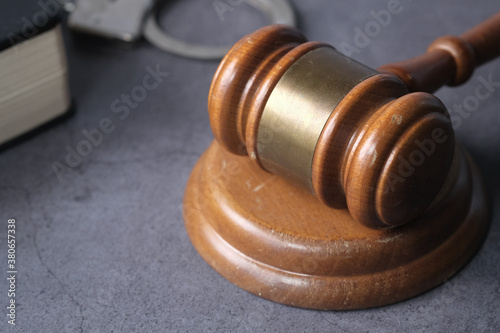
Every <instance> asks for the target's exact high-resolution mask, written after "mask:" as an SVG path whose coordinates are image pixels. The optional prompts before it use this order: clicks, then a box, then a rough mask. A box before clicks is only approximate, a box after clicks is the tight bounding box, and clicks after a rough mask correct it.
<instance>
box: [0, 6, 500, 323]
mask: <svg viewBox="0 0 500 333" xmlns="http://www.w3.org/2000/svg"><path fill="white" fill-rule="evenodd" d="M221 1H223V2H224V3H228V2H227V1H225V0H221ZM233 3H235V2H233ZM236 3H237V2H236ZM388 3H390V1H389V0H381V1H371V2H369V3H368V2H366V1H349V2H347V1H342V2H340V1H327V0H321V1H320V0H315V1H307V2H306V1H299V0H295V1H293V4H294V6H295V8H296V10H297V13H298V22H299V28H300V29H301V30H302V31H303V32H304V33H305V34H306V35H307V36H308V38H309V39H311V40H320V41H325V42H329V43H331V44H333V45H334V46H337V47H338V48H340V49H342V47H344V49H345V50H350V51H351V52H353V53H352V56H353V57H354V58H355V59H357V60H359V61H361V62H363V63H365V64H367V65H370V66H372V67H377V66H379V65H382V64H384V63H387V62H392V61H396V60H400V59H405V58H407V57H411V56H414V55H418V54H420V53H422V52H424V51H425V49H426V47H427V45H428V44H429V43H430V42H431V41H432V40H433V39H434V38H435V37H438V36H440V35H442V34H460V33H462V32H463V31H465V30H466V29H468V28H470V27H472V26H473V25H475V24H477V23H478V22H480V21H482V20H484V19H486V18H487V17H489V16H490V15H491V14H493V13H494V12H498V11H500V3H499V2H498V1H493V0H492V1H483V2H460V3H458V2H457V1H451V0H448V1H440V2H439V3H438V2H436V1H410V0H401V1H400V6H401V8H402V9H401V12H399V13H397V14H394V15H391V17H390V20H386V21H384V22H382V23H383V24H379V27H380V29H375V30H373V31H372V32H371V36H368V37H369V38H368V39H367V40H365V41H364V42H360V40H358V39H357V38H356V34H357V31H358V29H360V30H362V31H364V30H365V28H366V25H367V24H368V23H369V22H371V21H375V22H376V19H375V17H374V14H373V13H372V11H374V12H379V11H380V10H382V9H386V8H387V6H388ZM167 9H168V10H164V12H163V13H162V22H163V25H164V27H166V29H168V31H169V32H171V33H172V34H173V35H175V36H177V37H182V38H184V39H186V40H189V41H192V42H200V43H201V42H203V43H207V44H210V43H217V44H223V43H228V42H229V43H231V42H235V41H236V40H238V39H239V38H240V37H242V36H243V35H244V34H245V33H248V32H250V31H253V30H254V29H256V28H258V27H259V26H261V25H263V24H265V19H264V17H262V16H260V14H259V13H258V12H257V11H255V10H254V9H252V8H251V7H249V6H247V5H243V4H241V5H237V6H234V7H232V9H233V10H232V11H227V12H224V13H223V14H222V15H219V14H218V13H217V11H216V10H215V9H214V5H213V2H212V1H199V0H198V1H195V0H189V1H177V2H174V3H173V4H172V5H169V8H167ZM372 25H373V24H372ZM66 37H67V38H66V39H67V42H68V58H69V64H70V70H71V88H72V93H73V96H74V98H75V101H76V104H77V113H76V114H75V116H73V117H72V118H70V119H68V120H66V121H64V122H62V123H60V124H58V125H56V126H53V127H51V128H50V129H48V130H46V131H44V132H43V133H41V134H39V135H37V136H36V137H34V138H32V139H30V140H28V141H25V142H23V143H21V144H19V145H16V146H15V147H13V148H11V149H9V150H7V151H4V152H2V153H0V236H1V237H0V257H1V259H0V266H1V270H2V271H3V273H2V274H1V275H2V276H3V278H1V279H0V304H1V308H2V309H4V310H2V311H3V312H5V313H6V312H7V310H6V309H5V307H6V306H7V302H8V297H7V290H8V283H7V280H6V278H5V277H6V275H7V273H6V271H7V268H6V266H7V258H6V257H7V240H6V238H7V237H6V234H7V232H6V230H7V220H8V219H9V218H15V219H16V220H17V234H16V237H17V265H18V280H17V294H16V301H17V308H16V309H17V312H16V314H17V317H16V319H17V320H16V323H17V325H16V326H15V327H11V325H8V324H7V318H6V316H5V314H2V316H0V318H2V320H1V321H0V332H10V331H12V332H198V331H199V332H356V333H358V332H388V331H394V332H395V331H397V332H459V331H466V332H496V331H497V330H498V327H500V310H499V309H500V215H499V210H498V209H499V207H500V176H499V174H498V170H499V169H500V143H499V141H500V140H499V130H498V129H499V128H500V112H499V111H500V86H499V84H496V85H492V86H490V87H489V88H490V90H491V91H490V94H489V96H488V98H486V99H484V100H479V99H477V98H476V97H475V94H476V88H477V87H478V86H479V85H481V84H483V81H484V80H491V81H493V82H500V61H496V62H494V63H491V64H489V65H486V66H484V67H482V68H480V69H479V70H478V71H477V72H476V73H475V74H474V75H473V77H472V79H471V80H470V82H469V83H467V84H465V85H463V86H461V87H459V88H455V89H449V88H444V89H441V90H440V91H439V92H438V93H437V96H438V97H439V98H441V99H442V101H443V102H444V103H445V104H446V106H447V107H448V108H449V110H450V112H451V113H452V115H453V116H454V118H453V119H454V126H455V128H456V132H457V137H458V138H459V140H460V141H461V143H462V144H463V145H464V146H465V147H466V148H468V149H469V151H470V152H471V154H472V156H473V157H474V158H475V160H476V161H477V163H478V166H479V168H480V170H481V172H482V174H483V176H484V179H485V181H486V183H487V184H488V190H489V192H490V195H491V201H492V207H493V209H492V224H491V230H490V232H489V235H488V237H487V239H486V241H485V243H484V246H483V247H482V249H481V250H480V251H479V252H478V254H477V256H476V257H475V258H474V259H473V260H472V261H471V262H470V263H469V264H468V265H467V266H466V267H465V268H464V269H463V270H462V271H461V272H459V274H458V275H457V276H455V277H454V278H453V279H451V280H450V281H448V282H446V283H445V284H444V285H442V286H440V287H438V288H436V289H434V290H432V291H430V292H428V293H426V294H424V295H421V296H419V297H416V298H413V299H411V300H408V301H406V302H402V303H400V304H395V305H392V306H387V307H383V308H378V309H371V310H363V311H351V312H320V311H309V310H303V309H297V308H292V307H287V306H283V305H280V304H275V303H272V302H269V301H266V300H263V299H260V298H258V297H256V296H253V295H251V294H249V293H247V292H245V291H242V290H240V289H239V288H237V287H235V286H233V285H232V284H230V283H229V282H227V281H226V280H225V279H223V278H222V277H220V276H219V275H218V274H217V273H216V272H215V271H213V270H212V269H211V268H210V267H209V266H208V265H207V264H206V263H205V262H204V261H203V260H202V259H201V258H200V256H199V255H198V254H197V252H196V251H195V250H194V248H193V247H192V245H191V243H190V241H189V238H188V236H187V234H186V232H185V229H184V225H183V219H182V214H181V204H182V197H183V191H184V186H185V183H186V181H187V178H188V176H189V173H190V171H191V168H192V167H193V165H194V164H195V162H196V161H197V159H198V157H199V156H200V154H201V153H202V152H203V151H204V150H205V148H206V147H207V146H208V144H209V143H210V141H211V140H212V138H213V137H212V134H211V131H210V127H209V123H208V115H207V110H206V99H207V94H208V89H209V85H210V81H211V78H212V75H213V73H214V71H215V69H216V67H217V62H216V61H205V62H204V61H197V60H189V59H183V58H179V57H176V56H173V55H169V54H166V53H163V52H162V51H160V50H158V49H156V48H154V47H153V46H151V45H149V44H148V43H147V42H142V43H140V44H139V45H137V46H135V47H132V48H124V47H123V46H119V45H110V44H96V43H93V42H88V41H81V40H75V39H74V38H73V36H72V35H71V34H69V33H67V36H66ZM395 45H398V46H395ZM151 72H156V74H154V75H152V74H151ZM167 73H168V74H167ZM148 75H149V78H147V77H148ZM145 78H146V81H147V83H146V84H148V86H149V87H153V86H154V87H155V88H152V89H151V90H146V89H143V88H141V87H144V80H145ZM155 83H157V84H155ZM144 91H146V95H144V96H143V95H140V94H141V93H142V92H144ZM125 95H130V96H132V97H133V98H132V99H131V100H129V101H128V102H127V100H126V99H127V97H126V96H125ZM124 96H125V97H124ZM474 101H477V103H475V102H474ZM460 108H463V109H464V110H465V112H464V111H462V113H460V112H458V110H459V109H460ZM103 119H104V120H103ZM105 119H109V121H108V120H105ZM103 121H104V123H106V122H107V123H108V124H107V126H110V127H111V128H112V132H110V133H108V134H104V136H103V139H102V141H100V142H99V140H98V141H96V143H97V144H92V146H91V150H92V151H91V152H90V153H88V154H87V156H84V157H83V158H82V159H81V161H80V160H79V159H78V158H75V160H74V161H73V162H74V163H73V164H74V167H71V168H68V169H66V170H65V171H67V172H66V173H64V174H59V177H58V175H57V174H56V173H55V172H54V170H53V168H52V165H53V162H59V163H61V164H64V165H66V161H65V159H66V155H67V147H69V149H77V148H78V145H85V144H82V143H81V142H82V141H83V140H87V139H86V137H85V135H84V134H82V131H84V130H86V131H92V130H93V129H95V128H98V127H99V126H100V125H101V123H102V122H103Z"/></svg>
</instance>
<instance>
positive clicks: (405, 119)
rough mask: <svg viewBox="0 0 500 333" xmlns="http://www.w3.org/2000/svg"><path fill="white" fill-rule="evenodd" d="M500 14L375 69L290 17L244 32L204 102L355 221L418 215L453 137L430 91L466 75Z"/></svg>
mask: <svg viewBox="0 0 500 333" xmlns="http://www.w3.org/2000/svg"><path fill="white" fill-rule="evenodd" d="M499 45H500V14H496V15H495V16H493V17H492V18H490V19H489V20H487V21H485V22H483V23H481V24H480V25H478V26H477V27H475V28H473V29H472V30H470V31H468V32H466V33H464V34H463V35H461V36H460V37H453V36H445V37H440V38H438V39H437V40H435V41H434V42H433V43H432V44H431V45H430V46H429V48H428V50H427V52H426V53H425V54H423V55H421V56H419V57H416V58H413V59H410V60H406V61H402V62H398V63H394V64H389V65H385V66H382V67H380V68H378V70H374V69H371V68H370V67H367V66H365V65H363V64H361V63H359V62H357V61H355V60H354V59H351V58H349V57H347V56H345V55H343V54H342V53H340V52H338V51H337V50H335V49H334V48H333V47H332V46H330V45H328V44H325V43H320V42H308V41H307V39H306V38H305V37H304V35H303V34H301V33H300V32H299V31H297V30H295V29H294V28H291V27H288V26H283V25H273V26H267V27H264V28H262V29H260V30H258V31H256V32H254V33H252V34H250V35H248V36H246V37H244V38H243V39H242V40H240V41H239V42H238V43H237V44H236V45H235V46H234V47H233V48H232V49H231V50H230V51H229V53H228V54H227V55H226V56H225V58H224V59H223V60H222V62H221V63H220V65H219V68H218V69H217V72H216V74H215V76H214V79H213V82H212V85H211V88H210V93H209V98H208V109H209V115H210V123H211V127H212V130H213V133H214V136H215V138H216V140H217V141H218V142H219V144H220V145H222V146H223V147H224V148H225V149H227V150H228V151H230V152H231V153H234V154H238V155H246V154H248V156H249V157H250V159H251V160H252V161H254V162H255V165H256V166H258V167H259V168H262V169H264V170H266V171H268V172H271V173H274V174H277V175H280V176H282V177H284V178H286V179H288V180H290V181H291V182H294V183H296V184H298V185H299V186H302V187H303V188H305V189H307V190H309V191H310V192H311V193H313V194H314V195H316V196H317V197H318V199H319V200H321V201H322V202H323V203H324V204H326V205H328V206H330V207H334V208H342V207H347V208H348V209H349V212H350V214H351V215H352V216H353V218H354V219H355V220H357V221H358V222H360V223H362V224H363V225H365V226H367V227H370V228H375V229H385V228H392V227H395V226H399V225H403V224H406V223H409V222H412V221H414V220H417V219H418V218H419V217H421V216H422V215H423V214H425V212H426V211H427V210H428V209H430V207H432V206H433V205H435V204H436V202H438V201H439V198H440V197H441V196H440V191H441V190H442V188H443V184H445V182H446V180H447V178H448V175H449V174H451V173H452V172H450V170H451V169H452V164H453V161H454V156H455V137H454V131H453V128H452V126H451V122H450V119H449V114H448V112H447V110H446V107H445V106H444V105H443V103H442V102H441V101H440V100H439V99H438V98H437V97H435V96H434V95H432V94H431V92H433V91H435V90H437V89H438V88H440V87H441V86H443V85H445V84H446V85H450V86H456V85H460V84H462V83H464V82H466V81H467V80H468V79H469V78H470V76H471V75H472V73H473V71H474V68H475V67H476V66H478V65H481V64H483V63H485V62H487V61H489V60H491V59H493V58H495V57H497V56H499V55H500V47H499Z"/></svg>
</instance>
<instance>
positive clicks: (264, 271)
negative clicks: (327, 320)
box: [184, 142, 488, 310]
mask: <svg viewBox="0 0 500 333" xmlns="http://www.w3.org/2000/svg"><path fill="white" fill-rule="evenodd" d="M455 155H456V156H455V161H454V166H453V168H452V170H453V171H452V172H450V175H449V177H448V180H447V183H446V184H445V186H444V188H443V190H442V192H441V193H440V197H441V199H442V200H439V201H438V202H439V203H438V204H435V205H434V206H433V207H432V208H431V209H430V210H429V211H428V212H427V214H426V215H425V216H424V217H423V218H422V219H420V220H419V221H417V222H414V223H410V224H409V225H406V226H403V227H398V228H395V229H391V230H372V229H368V228H366V227H364V226H362V225H361V224H359V223H357V222H356V221H355V220H353V219H352V217H351V216H350V215H349V212H348V211H347V210H341V209H339V210H336V209H332V208H328V207H326V206H324V205H323V204H321V203H320V202H319V200H318V199H317V198H315V197H314V196H313V195H311V194H309V193H308V192H305V191H304V190H302V189H300V188H298V187H296V186H294V185H292V184H290V183H288V182H286V181H284V180H282V179H280V178H279V177H276V176H273V175H271V174H269V173H266V172H264V171H262V170H259V169H258V168H256V167H255V165H253V164H252V162H251V161H250V159H249V158H248V157H240V156H236V155H232V154H230V153H228V152H226V151H225V150H224V149H222V148H221V147H220V146H219V145H218V144H217V143H216V142H214V143H212V145H211V146H210V148H209V149H208V150H207V151H206V152H205V154H204V155H203V156H202V157H201V158H200V160H199V161H198V163H197V165H196V166H195V168H194V170H193V172H192V174H191V177H190V179H189V182H188V185H187V188H186V193H185V198H184V219H185V223H186V228H187V232H188V234H189V237H190V238H191V241H192V242H193V245H194V246H195V248H196V249H197V250H198V252H199V253H200V255H201V256H202V257H203V258H204V259H205V261H207V262H208V263H209V264H210V265H211V266H212V267H213V268H214V269H215V270H216V271H217V272H219V273H220V274H221V275H222V276H224V277H225V278H226V279H228V280H229V281H231V282H232V283H234V284H235V285H237V286H239V287H241V288H243V289H245V290H247V291H249V292H251V293H253V294H255V295H258V296H261V297H264V298H266V299H269V300H272V301H275V302H279V303H283V304H287V305H293V306H298V307H304V308H311V309H325V310H327V309H329V310H346V309H362V308H370V307H377V306H382V305H387V304H391V303H395V302H399V301H402V300H405V299H408V298H410V297H413V296H416V295H418V294H421V293H423V292H425V291H427V290H429V289H431V288H433V287H435V286H437V285H439V284H441V283H443V282H444V281H445V280H447V279H448V278H450V277H451V276H452V275H453V274H455V273H456V272H457V271H458V270H459V269H460V268H461V267H462V266H464V265H465V264H466V263H467V261H468V260H469V259H470V258H471V257H472V256H473V255H474V253H475V252H476V251H477V250H478V248H479V247H480V245H481V243H482V240H483V239H484V236H485V234H486V231H487V228H488V214H487V203H486V196H485V193H484V186H483V184H482V181H481V179H480V176H479V174H478V172H477V170H476V168H475V167H474V165H473V163H472V161H471V160H470V159H469V158H468V157H467V156H466V155H465V154H463V153H462V152H461V151H460V150H459V149H457V152H456V154H455Z"/></svg>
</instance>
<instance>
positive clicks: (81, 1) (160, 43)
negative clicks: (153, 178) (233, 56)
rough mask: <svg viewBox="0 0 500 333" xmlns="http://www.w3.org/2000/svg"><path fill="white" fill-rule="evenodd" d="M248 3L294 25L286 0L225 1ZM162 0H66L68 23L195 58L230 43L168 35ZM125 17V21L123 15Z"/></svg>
mask: <svg viewBox="0 0 500 333" xmlns="http://www.w3.org/2000/svg"><path fill="white" fill-rule="evenodd" d="M242 2H245V3H248V4H249V5H251V6H253V7H255V8H256V9H257V10H259V11H261V12H263V13H264V14H266V16H267V17H268V20H269V21H270V22H269V23H270V24H286V25H290V26H295V16H294V12H293V9H292V7H291V5H290V3H289V2H288V0H231V1H229V0H228V3H229V5H230V4H236V3H237V4H240V3H242ZM164 3H165V1H154V0H115V1H109V0H78V1H76V3H74V2H73V1H69V0H66V2H65V4H66V5H65V9H66V10H67V11H70V16H69V19H68V26H69V27H70V28H71V29H73V30H75V31H78V32H82V33H87V34H92V35H99V36H102V37H107V38H112V39H118V40H122V41H126V42H133V41H136V40H138V39H139V38H140V37H141V36H144V37H145V38H146V39H147V40H148V41H149V42H150V43H151V44H153V45H154V46H156V47H158V48H159V49H161V50H163V51H166V52H169V53H173V54H176V55H179V56H183V57H188V58H195V59H221V58H222V57H224V55H225V54H226V53H227V51H229V49H230V47H229V46H205V45H197V44H189V43H187V42H184V41H181V40H178V39H176V38H174V37H172V36H170V35H169V34H167V33H166V32H165V31H164V30H163V29H162V28H161V27H160V25H159V23H158V12H159V10H161V7H162V5H163V4H164ZM124 17H126V18H127V19H126V20H124V19H123V18H124Z"/></svg>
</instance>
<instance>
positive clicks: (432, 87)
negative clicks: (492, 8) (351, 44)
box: [378, 13, 500, 92]
mask: <svg viewBox="0 0 500 333" xmlns="http://www.w3.org/2000/svg"><path fill="white" fill-rule="evenodd" d="M498 56H500V13H497V14H495V15H494V16H492V17H490V18H489V19H488V20H486V21H484V22H482V23H481V24H479V25H477V26H476V27H474V28H472V29H471V30H469V31H467V32H465V33H464V34H462V35H461V36H460V37H454V36H443V37H440V38H438V39H436V40H435V41H434V42H433V43H432V44H431V45H430V46H429V48H428V49H427V53H425V54H423V55H421V56H418V57H415V58H412V59H408V60H404V61H400V62H395V63H392V64H387V65H384V66H381V67H379V68H378V71H379V72H382V73H389V74H394V75H396V76H397V77H399V78H400V79H401V80H402V81H403V82H404V83H405V84H406V86H407V87H408V89H409V90H410V91H411V92H413V91H425V92H434V91H436V90H437V89H439V88H440V87H442V86H443V85H445V84H446V85H450V86H456V85H460V84H462V83H464V82H466V81H467V80H468V79H469V78H470V77H471V75H472V73H473V72H474V69H475V67H476V66H479V65H482V64H484V63H485V62H488V61H489V60H492V59H494V58H496V57H498Z"/></svg>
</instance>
